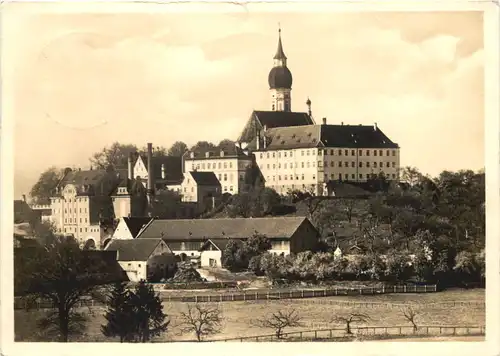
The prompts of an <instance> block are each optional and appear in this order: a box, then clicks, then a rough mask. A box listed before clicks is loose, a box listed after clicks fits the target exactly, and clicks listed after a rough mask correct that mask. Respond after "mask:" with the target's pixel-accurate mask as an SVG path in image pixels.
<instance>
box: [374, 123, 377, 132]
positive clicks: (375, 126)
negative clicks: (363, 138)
mask: <svg viewBox="0 0 500 356" xmlns="http://www.w3.org/2000/svg"><path fill="white" fill-rule="evenodd" d="M373 131H377V123H374V124H373Z"/></svg>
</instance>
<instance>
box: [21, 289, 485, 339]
mask: <svg viewBox="0 0 500 356" xmlns="http://www.w3.org/2000/svg"><path fill="white" fill-rule="evenodd" d="M454 301H456V302H474V303H475V304H472V305H460V303H457V304H456V305H454V303H453V302H454ZM400 304H411V305H413V306H414V308H415V310H418V312H419V314H418V316H417V317H416V321H417V325H418V324H420V325H426V326H427V325H436V326H439V325H478V326H479V325H484V323H485V306H484V289H476V290H450V291H445V292H440V293H429V294H385V295H374V296H349V297H347V296H345V297H344V296H339V297H331V298H308V299H295V300H293V299H292V300H280V301H251V302H250V301H247V302H224V303H220V307H221V309H222V311H223V319H224V325H223V329H222V332H221V333H220V334H218V335H215V336H213V337H212V338H211V339H227V338H237V337H245V336H257V335H267V334H272V333H273V330H271V329H262V328H261V327H258V326H255V325H254V324H255V321H256V320H258V319H261V318H263V317H265V316H266V315H267V314H269V313H272V312H276V311H278V310H288V309H292V308H293V309H295V310H296V312H297V313H298V314H299V315H300V316H301V318H302V322H303V326H302V327H298V328H289V329H286V330H285V332H293V331H305V330H311V329H323V328H341V327H344V325H340V324H337V325H336V324H332V323H330V320H331V319H332V317H333V316H335V315H344V314H348V313H351V312H357V313H363V314H367V315H368V316H369V317H370V320H369V321H368V322H366V323H365V324H353V326H388V327H390V326H409V325H410V324H409V322H408V321H407V320H406V319H405V318H404V316H403V314H402V312H401V309H400ZM184 308H185V303H179V302H175V303H174V302H172V303H164V311H165V312H166V313H167V314H168V315H169V316H170V318H171V326H170V328H169V331H168V332H167V333H166V334H165V335H163V336H162V337H159V338H158V339H155V341H177V340H179V341H180V340H193V339H194V335H180V334H179V332H178V328H177V327H176V325H178V323H179V321H180V319H179V313H180V312H181V311H183V310H184ZM86 310H89V309H86ZM91 311H92V313H91V314H93V315H90V318H91V320H90V322H89V323H88V328H87V332H86V335H83V336H81V337H79V338H78V339H74V341H106V339H105V338H104V337H103V336H102V335H101V333H100V325H101V324H102V323H103V321H104V318H103V312H104V310H103V308H97V307H95V308H92V309H91ZM41 313H42V311H30V312H26V311H23V310H16V311H15V316H16V321H15V332H16V340H17V341H36V340H40V334H39V332H38V331H37V330H36V327H35V321H36V319H37V318H38V317H39V316H40V315H41ZM108 341H111V340H108Z"/></svg>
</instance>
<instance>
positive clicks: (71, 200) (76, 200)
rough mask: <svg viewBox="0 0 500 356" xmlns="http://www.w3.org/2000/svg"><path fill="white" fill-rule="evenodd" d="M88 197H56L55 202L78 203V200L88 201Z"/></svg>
mask: <svg viewBox="0 0 500 356" xmlns="http://www.w3.org/2000/svg"><path fill="white" fill-rule="evenodd" d="M87 199H88V197H78V198H72V199H71V198H70V199H65V198H56V199H54V203H76V202H86V201H87Z"/></svg>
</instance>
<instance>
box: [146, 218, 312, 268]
mask: <svg viewBox="0 0 500 356" xmlns="http://www.w3.org/2000/svg"><path fill="white" fill-rule="evenodd" d="M256 234H258V235H265V236H266V237H267V238H268V239H269V240H270V241H271V244H272V249H271V250H270V252H271V253H277V254H281V253H284V254H285V255H287V254H289V253H298V252H301V251H308V250H314V249H316V247H317V243H318V239H319V233H318V231H317V230H316V228H315V227H314V225H313V224H312V223H311V222H310V221H309V219H307V218H305V217H275V218H248V219H247V218H234V219H196V220H188V219H183V220H153V221H152V222H151V223H150V224H148V225H147V226H146V227H145V228H144V229H143V230H142V231H141V232H140V233H139V235H138V236H137V238H138V239H158V238H161V239H163V240H164V241H165V242H166V243H167V244H168V246H169V247H170V249H171V250H172V252H173V253H174V254H176V255H180V256H181V259H184V258H186V257H188V256H193V257H195V256H200V253H201V251H200V249H201V248H202V247H204V245H205V243H206V242H207V241H208V240H212V241H216V240H217V241H218V242H217V243H215V246H219V247H220V246H221V242H220V241H221V240H229V239H237V240H245V239H247V238H249V237H251V236H253V235H256Z"/></svg>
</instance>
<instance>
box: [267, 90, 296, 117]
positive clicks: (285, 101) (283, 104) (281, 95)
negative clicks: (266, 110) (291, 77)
mask: <svg viewBox="0 0 500 356" xmlns="http://www.w3.org/2000/svg"><path fill="white" fill-rule="evenodd" d="M270 92H271V109H272V111H291V110H292V109H291V89H285V88H276V89H271V90H270Z"/></svg>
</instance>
